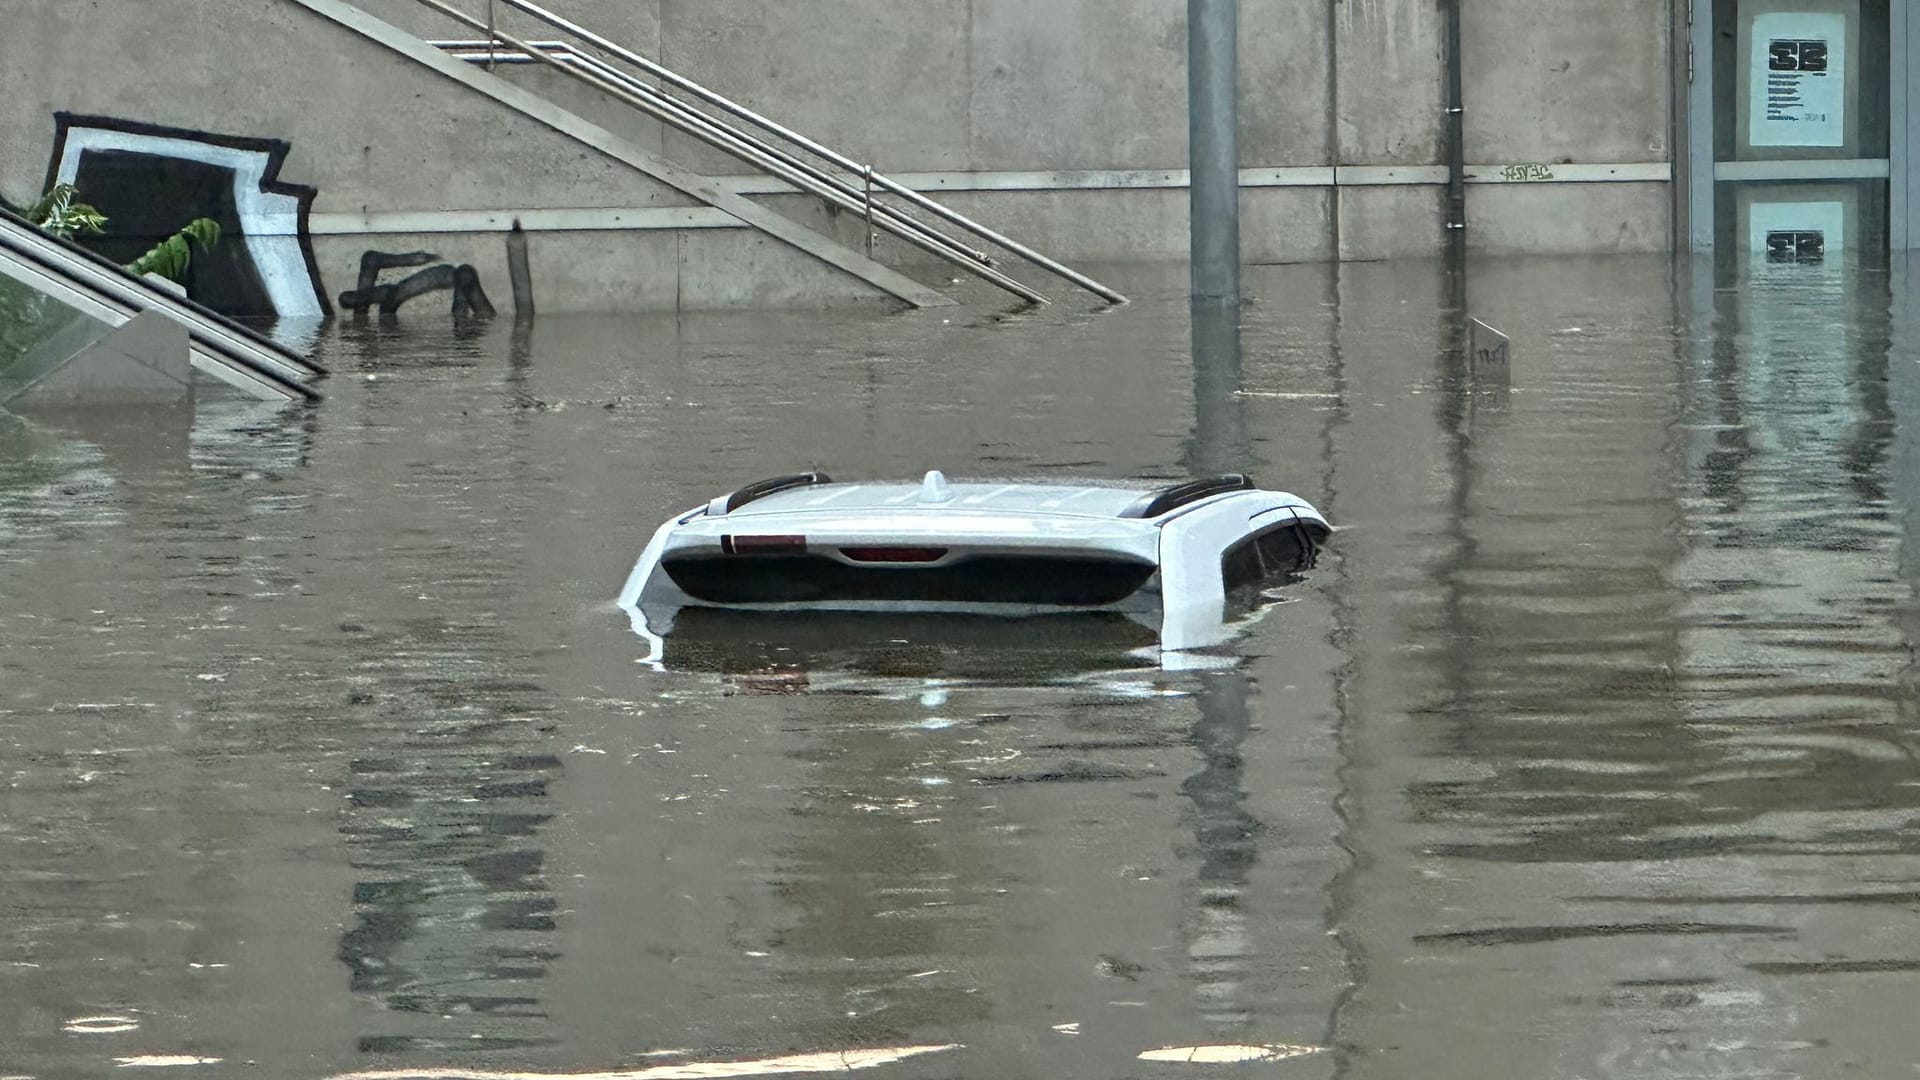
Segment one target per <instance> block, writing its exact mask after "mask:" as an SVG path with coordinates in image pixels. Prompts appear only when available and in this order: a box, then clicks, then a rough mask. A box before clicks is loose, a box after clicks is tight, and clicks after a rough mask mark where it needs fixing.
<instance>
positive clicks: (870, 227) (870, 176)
mask: <svg viewBox="0 0 1920 1080" xmlns="http://www.w3.org/2000/svg"><path fill="white" fill-rule="evenodd" d="M863 171H864V172H865V174H866V178H867V258H869V259H871V258H873V166H871V165H869V166H867V167H866V169H865V170H863Z"/></svg>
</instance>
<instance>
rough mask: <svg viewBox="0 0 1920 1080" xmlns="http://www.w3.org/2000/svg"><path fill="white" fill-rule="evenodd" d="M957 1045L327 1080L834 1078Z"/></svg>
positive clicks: (381, 1073) (380, 1073) (376, 1073)
mask: <svg viewBox="0 0 1920 1080" xmlns="http://www.w3.org/2000/svg"><path fill="white" fill-rule="evenodd" d="M958 1049H960V1044H959V1043H946V1044H944V1045H939V1046H896V1047H891V1048H887V1049H880V1050H828V1051H824V1052H822V1053H818V1054H792V1055H789V1056H786V1057H776V1058H758V1059H755V1060H752V1061H696V1062H683V1063H681V1064H678V1065H649V1066H647V1067H645V1068H641V1069H619V1070H613V1071H607V1072H582V1073H539V1072H489V1071H487V1070H484V1069H462V1068H436V1069H377V1070H373V1071H369V1072H350V1073H339V1074H337V1075H335V1076H334V1077H333V1078H332V1080H724V1078H726V1077H733V1076H775V1075H780V1074H783V1073H839V1072H854V1071H856V1070H859V1069H871V1068H875V1067H877V1066H880V1065H891V1064H893V1063H894V1062H896V1061H905V1060H907V1059H908V1058H913V1057H920V1056H921V1055H923V1054H937V1053H940V1052H942V1051H945V1050H958Z"/></svg>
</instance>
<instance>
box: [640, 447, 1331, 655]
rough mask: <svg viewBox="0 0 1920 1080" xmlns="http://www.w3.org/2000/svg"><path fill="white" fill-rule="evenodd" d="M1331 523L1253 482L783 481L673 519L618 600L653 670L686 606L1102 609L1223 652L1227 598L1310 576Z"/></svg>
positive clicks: (1006, 612)
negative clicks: (1295, 576)
mask: <svg viewBox="0 0 1920 1080" xmlns="http://www.w3.org/2000/svg"><path fill="white" fill-rule="evenodd" d="M1331 531H1332V530H1331V528H1330V527H1329V525H1328V524H1327V521H1326V519H1325V518H1323V517H1322V516H1321V515H1320V512H1319V511H1318V510H1315V509H1314V508H1313V506H1312V505H1311V504H1310V503H1308V502H1307V501H1306V500H1304V499H1301V498H1299V497H1298V496H1295V495H1290V494H1287V493H1286V492H1281V491H1263V490H1260V489H1258V488H1256V487H1254V485H1253V481H1252V480H1250V479H1249V478H1247V477H1246V476H1243V475H1238V474H1235V475H1229V476H1221V477H1214V478H1210V479H1202V480H1190V481H1185V482H1182V483H1177V484H1171V485H1167V486H1163V487H1157V488H1143V487H1138V486H1128V485H1126V484H1122V483H1115V482H1102V483H1074V484H1053V483H1032V482H1023V483H1012V482H992V481H979V482H949V481H948V480H947V478H946V477H945V476H944V475H942V474H941V473H939V472H937V471H936V472H930V473H928V474H927V475H926V478H925V479H924V480H922V481H921V482H920V483H918V484H912V483H871V484H869V483H854V484H846V483H833V482H832V481H830V480H829V479H828V478H827V477H826V476H823V475H821V474H819V473H802V474H798V475H794V476H781V477H776V478H774V479H771V480H764V481H761V482H760V483H757V484H751V485H748V486H747V487H743V488H741V489H739V490H738V491H735V492H732V493H730V494H727V495H722V496H720V497H719V498H717V499H714V500H713V501H712V502H710V503H707V504H706V505H704V506H701V507H697V508H695V509H693V510H690V511H688V512H686V513H684V514H680V515H678V516H676V517H674V518H673V519H672V520H670V521H668V522H667V523H666V524H665V525H662V526H661V527H660V529H659V531H658V532H656V533H655V534H654V536H653V540H652V542H651V543H649V544H648V545H647V547H646V550H645V551H644V552H642V553H641V555H640V559H639V561H638V562H637V563H636V564H635V565H634V568H633V573H632V574H631V575H630V576H629V577H628V579H627V584H626V587H625V589H624V590H622V592H621V596H620V604H621V606H622V607H623V608H625V609H627V611H628V612H629V613H630V614H631V615H632V617H633V624H634V629H635V630H636V631H638V632H639V633H640V634H641V635H642V636H643V637H645V638H646V639H647V640H648V641H649V643H650V644H651V646H652V653H651V655H650V657H649V659H652V660H658V659H659V658H660V657H661V656H662V654H663V650H664V641H663V638H664V635H666V634H669V633H671V632H672V630H673V627H674V620H675V618H676V616H677V615H678V614H679V613H680V612H681V610H682V609H684V608H689V607H702V608H718V609H730V610H741V611H757V612H794V611H835V612H848V611H856V612H898V613H926V612H951V613H974V614H981V615H993V616H1011V617H1029V616H1043V615H1057V614H1060V613H1065V612H1107V613H1119V614H1123V615H1125V616H1126V617H1127V618H1128V619H1130V620H1132V621H1133V622H1135V623H1138V624H1140V625H1142V626H1145V627H1148V628H1150V629H1151V630H1153V631H1155V632H1157V636H1158V639H1159V646H1160V649H1161V651H1162V652H1163V653H1171V652H1179V651H1183V650H1192V649H1199V648H1205V647H1207V646H1211V645H1216V644H1219V643H1221V642H1222V641H1224V640H1226V638H1228V637H1229V636H1230V635H1231V633H1232V630H1231V628H1230V626H1229V625H1228V618H1229V611H1230V600H1231V599H1232V598H1234V597H1236V596H1242V597H1250V596H1257V595H1258V593H1259V592H1260V591H1261V590H1262V589H1264V588H1265V587H1267V586H1268V585H1270V584H1273V583H1275V582H1277V581H1280V580H1284V579H1285V578H1287V577H1288V576H1290V575H1293V574H1296V573H1298V572H1300V571H1302V570H1305V569H1307V568H1309V567H1311V566H1312V565H1313V561H1314V557H1315V554H1316V553H1317V552H1318V550H1319V548H1320V546H1321V545H1322V544H1323V543H1325V542H1326V539H1327V537H1328V535H1329V534H1330V533H1331Z"/></svg>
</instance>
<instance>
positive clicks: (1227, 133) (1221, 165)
mask: <svg viewBox="0 0 1920 1080" xmlns="http://www.w3.org/2000/svg"><path fill="white" fill-rule="evenodd" d="M1239 4H1240V0H1187V165H1188V170H1189V173H1190V175H1191V178H1192V179H1191V181H1190V183H1191V187H1190V191H1189V199H1188V206H1189V212H1190V215H1191V217H1190V222H1189V229H1190V230H1191V239H1190V242H1189V247H1190V250H1191V253H1192V259H1193V299H1195V300H1211V301H1218V302H1224V303H1238V302H1239V300H1240V149H1239V140H1238V133H1237V131H1236V129H1235V124H1236V123H1237V120H1238V113H1239V108H1238V102H1239V58H1238V55H1237V49H1238V37H1239Z"/></svg>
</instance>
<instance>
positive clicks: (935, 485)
mask: <svg viewBox="0 0 1920 1080" xmlns="http://www.w3.org/2000/svg"><path fill="white" fill-rule="evenodd" d="M951 498H953V489H952V488H950V487H948V486H947V474H946V473H943V472H941V471H940V470H939V469H929V470H927V478H926V479H925V480H922V481H920V501H921V502H923V503H943V502H946V501H947V500H948V499H951Z"/></svg>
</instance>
